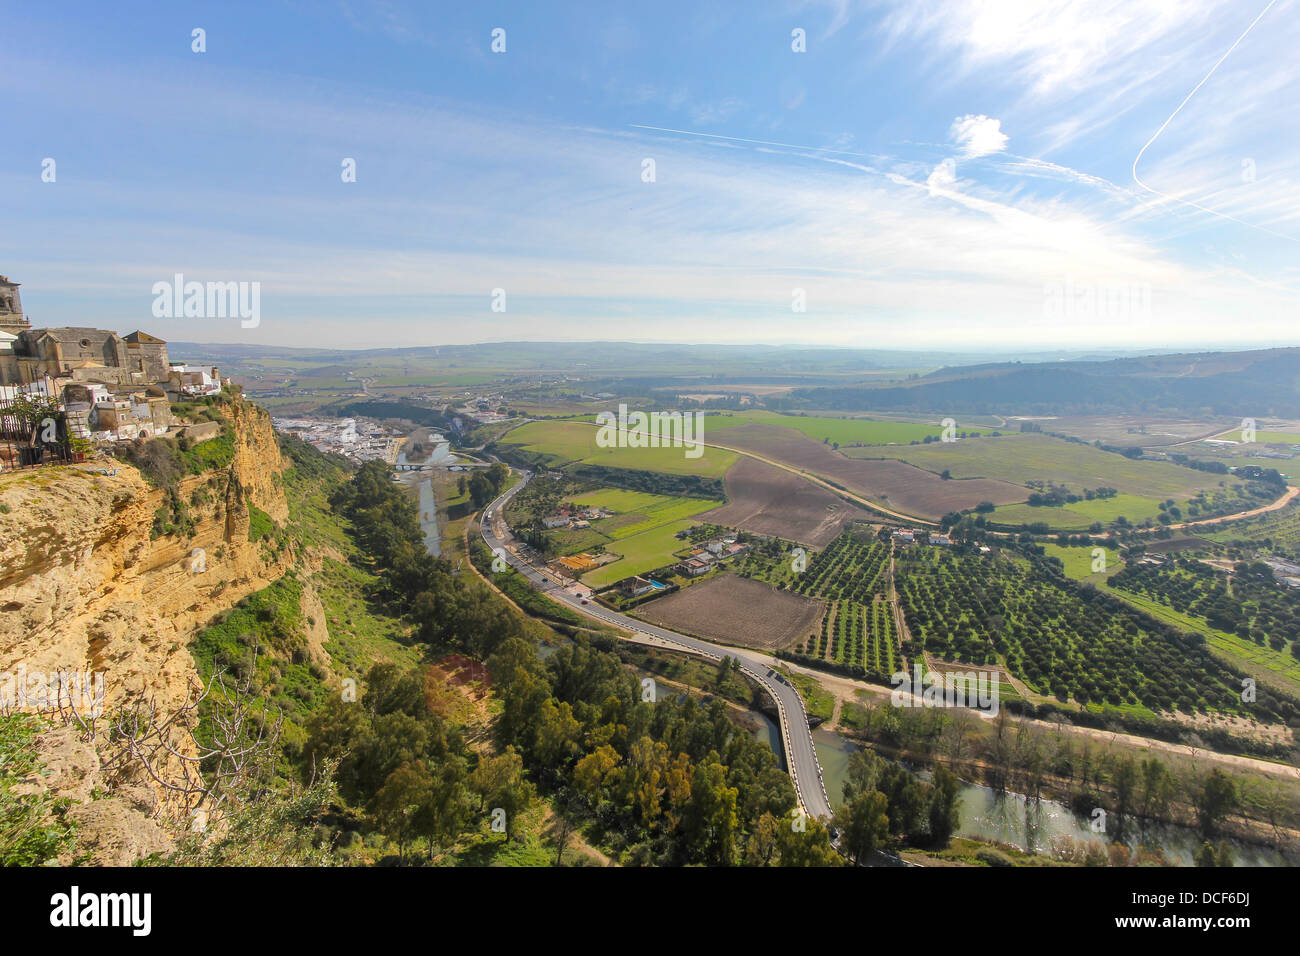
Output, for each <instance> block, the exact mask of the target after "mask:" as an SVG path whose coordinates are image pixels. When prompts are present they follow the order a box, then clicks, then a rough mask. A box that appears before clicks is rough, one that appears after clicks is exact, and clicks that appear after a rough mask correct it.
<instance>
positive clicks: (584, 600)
mask: <svg viewBox="0 0 1300 956" xmlns="http://www.w3.org/2000/svg"><path fill="white" fill-rule="evenodd" d="M582 603H583V604H590V603H591V602H590V601H588V600H587V599H586V598H583V599H582Z"/></svg>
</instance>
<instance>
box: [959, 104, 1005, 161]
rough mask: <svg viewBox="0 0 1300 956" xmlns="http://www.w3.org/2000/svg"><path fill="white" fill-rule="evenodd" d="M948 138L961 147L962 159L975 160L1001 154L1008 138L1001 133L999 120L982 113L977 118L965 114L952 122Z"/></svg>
mask: <svg viewBox="0 0 1300 956" xmlns="http://www.w3.org/2000/svg"><path fill="white" fill-rule="evenodd" d="M948 138H949V139H951V140H952V141H953V142H954V143H956V144H957V145H958V146H960V147H961V152H962V156H963V157H964V158H966V159H975V158H977V157H979V156H989V155H991V154H993V153H1000V152H1002V150H1004V149H1006V146H1007V138H1008V137H1007V134H1006V133H1004V132H1002V121H1001V120H995V119H993V118H992V117H989V116H985V115H984V114H983V113H981V114H980V115H979V116H975V115H973V114H971V113H967V114H966V115H965V116H958V117H957V118H956V119H955V120H953V121H952V126H951V127H949V129H948Z"/></svg>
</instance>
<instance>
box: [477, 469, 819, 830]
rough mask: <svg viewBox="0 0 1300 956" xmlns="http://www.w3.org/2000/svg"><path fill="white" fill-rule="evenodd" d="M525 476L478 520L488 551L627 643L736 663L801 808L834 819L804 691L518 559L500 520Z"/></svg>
mask: <svg viewBox="0 0 1300 956" xmlns="http://www.w3.org/2000/svg"><path fill="white" fill-rule="evenodd" d="M521 474H522V477H521V479H520V481H519V482H518V483H517V484H516V485H515V486H514V487H512V488H511V489H510V490H508V491H507V492H506V493H505V494H503V495H502V496H501V497H499V498H497V499H496V501H494V502H492V503H491V504H490V505H488V506H487V507H486V508H484V509H483V514H482V515H481V516H480V518H479V530H480V532H481V533H482V535H483V541H484V543H485V544H487V546H488V549H489V550H491V551H492V553H493V554H494V555H496V556H498V557H501V558H503V559H504V560H505V561H506V563H507V564H508V565H509V566H510V567H512V568H514V569H515V570H516V571H518V572H519V573H520V574H522V575H523V576H524V577H525V578H526V579H527V580H528V581H529V583H530V584H532V586H533V587H534V588H536V589H537V590H539V591H541V592H543V593H544V594H546V596H547V597H549V598H551V599H552V600H554V601H557V602H559V603H561V604H564V605H565V606H567V607H570V608H572V609H573V610H575V611H577V612H578V613H579V614H583V615H586V616H587V617H590V618H594V619H596V620H598V621H601V622H603V623H605V624H608V625H610V626H612V627H616V628H618V629H620V630H622V631H627V632H629V634H630V635H631V636H630V637H628V638H627V639H628V640H632V641H637V642H638V643H650V644H656V645H660V646H662V645H668V646H670V647H676V648H680V649H682V650H685V651H689V652H690V653H693V654H698V655H700V656H702V657H706V658H708V659H710V660H715V661H720V660H722V659H723V658H724V657H729V658H731V659H732V661H733V662H734V663H735V664H736V666H738V667H739V668H740V670H741V672H742V673H744V674H745V676H747V677H749V678H750V679H751V680H754V681H756V682H757V683H758V684H760V685H761V686H762V687H763V688H764V689H765V690H766V691H767V692H768V694H769V695H770V696H771V698H772V700H774V701H775V702H776V709H777V714H778V716H779V723H780V726H781V743H782V746H783V748H784V750H785V762H786V767H787V768H788V770H789V773H790V779H791V780H793V781H794V789H795V794H796V795H797V796H798V798H799V804H800V806H802V807H803V809H804V810H805V812H807V814H808V815H809V816H811V817H816V818H818V819H820V820H829V819H830V817H831V802H830V799H829V797H827V795H826V787H825V785H824V783H823V782H822V769H821V764H819V763H818V762H817V750H816V748H815V747H814V746H813V739H812V731H811V730H809V728H808V714H807V713H806V712H805V710H804V706H803V700H802V699H801V698H800V697H799V692H798V691H797V690H795V689H794V687H793V686H791V684H790V683H789V682H788V681H787V680H786V679H785V678H784V677H782V676H781V675H780V674H778V673H777V672H776V671H774V670H772V668H771V667H770V666H769V664H768V662H767V661H766V660H765V659H764V658H762V657H760V656H758V655H756V654H750V653H748V652H746V651H744V650H742V649H739V648H734V647H723V646H722V645H720V644H711V643H709V642H708V641H701V640H700V639H698V638H695V637H688V636H687V635H685V634H679V633H677V632H676V631H670V630H668V629H667V628H663V627H658V626H656V625H654V624H648V623H646V622H645V621H639V620H637V619H636V618H633V617H628V616H627V615H625V614H619V613H618V612H617V611H611V610H609V609H608V608H606V607H604V606H601V605H598V604H595V603H592V602H589V601H588V600H587V599H585V598H583V597H582V596H581V594H580V593H575V591H574V590H572V588H573V585H571V584H568V583H566V582H564V581H561V580H559V579H557V578H554V577H552V576H550V575H549V574H547V573H545V572H543V571H542V570H540V569H538V568H537V567H536V566H535V565H533V564H531V563H530V562H528V561H525V560H524V559H523V558H521V557H519V555H518V554H517V553H516V551H515V539H514V535H513V534H511V532H510V530H509V528H508V527H507V526H506V523H505V521H504V520H503V519H502V517H501V515H502V509H503V508H504V507H505V505H506V504H507V503H509V501H510V499H511V498H513V497H514V496H515V495H516V494H518V493H519V491H520V489H522V488H523V487H524V486H525V485H526V484H528V480H529V478H531V477H532V474H531V472H527V471H525V472H522V473H521Z"/></svg>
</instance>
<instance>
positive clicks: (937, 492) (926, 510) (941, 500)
mask: <svg viewBox="0 0 1300 956" xmlns="http://www.w3.org/2000/svg"><path fill="white" fill-rule="evenodd" d="M706 440H707V441H709V442H712V443H716V444H719V445H724V446H729V447H731V448H742V449H744V450H746V451H752V452H754V454H756V455H762V456H763V457H765V458H771V459H772V460H773V461H779V462H782V463H784V464H787V465H793V466H794V467H796V468H800V469H803V470H804V471H807V472H811V473H813V474H816V475H819V476H820V477H822V478H826V479H829V480H830V481H834V482H836V483H837V484H840V485H842V486H843V487H845V488H847V489H848V490H849V491H852V492H853V493H855V494H858V495H861V496H862V497H864V498H869V499H872V500H874V501H878V502H879V503H880V504H883V505H886V506H887V507H890V508H894V509H896V510H898V511H902V512H905V513H907V514H912V515H917V516H919V517H922V518H930V519H937V518H939V517H941V516H943V515H944V514H946V513H947V512H949V511H960V510H962V509H963V508H974V507H975V506H976V505H977V504H979V503H980V502H981V501H991V502H993V503H994V504H995V505H1001V504H1010V503H1011V502H1014V501H1024V500H1025V498H1026V496H1027V495H1028V492H1026V491H1025V489H1024V488H1021V487H1020V486H1019V485H1013V484H1011V483H1010V482H1006V481H995V480H992V479H988V478H953V479H950V480H947V481H945V480H944V479H942V478H940V477H939V476H938V475H936V474H933V473H932V472H928V471H925V470H923V469H921V468H917V467H915V466H913V465H909V464H906V463H904V462H901V461H893V460H889V459H886V460H879V461H870V460H866V461H864V460H860V459H853V458H845V457H844V456H843V455H841V454H840V453H839V452H837V451H835V450H833V449H832V448H831V447H830V446H829V445H824V444H822V443H821V442H818V441H813V440H812V439H811V438H806V437H805V436H803V435H801V434H800V433H798V432H796V431H793V430H792V429H789V428H779V427H774V426H771V425H742V426H740V427H739V428H722V429H718V430H717V431H711V432H709V434H708V436H707V438H706Z"/></svg>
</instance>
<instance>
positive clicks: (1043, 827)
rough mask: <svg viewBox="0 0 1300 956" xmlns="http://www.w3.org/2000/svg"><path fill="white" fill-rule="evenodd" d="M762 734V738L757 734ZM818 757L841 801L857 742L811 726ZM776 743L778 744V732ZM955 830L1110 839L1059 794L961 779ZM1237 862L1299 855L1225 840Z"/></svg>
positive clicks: (1184, 834)
mask: <svg viewBox="0 0 1300 956" xmlns="http://www.w3.org/2000/svg"><path fill="white" fill-rule="evenodd" d="M760 739H762V738H761V737H760ZM813 743H814V744H815V745H816V747H817V759H818V760H819V761H821V765H822V777H823V779H824V780H825V782H826V793H827V795H828V796H829V797H830V798H831V804H832V805H833V806H835V807H838V806H840V805H841V804H842V803H843V802H844V778H845V777H846V776H847V773H848V766H849V757H850V756H852V754H853V753H854V751H856V750H857V749H858V745H857V744H855V743H853V742H852V741H851V740H848V739H846V738H844V737H842V736H840V735H839V734H837V733H833V732H831V731H828V730H822V729H820V728H819V729H817V730H814V731H813ZM774 746H775V747H778V748H779V746H780V741H779V738H778V739H777V741H776V743H775V745H774ZM959 820H960V822H959V824H958V827H957V835H958V836H964V837H972V838H975V839H981V840H995V841H997V842H999V843H1007V844H1011V845H1012V846H1017V847H1020V848H1021V849H1022V850H1027V851H1030V852H1038V853H1048V854H1050V852H1051V848H1052V844H1053V842H1054V841H1057V840H1061V839H1062V838H1067V837H1068V838H1070V839H1072V840H1075V841H1078V842H1084V843H1099V844H1101V845H1103V846H1105V845H1106V844H1108V843H1110V842H1112V841H1111V840H1110V839H1108V838H1107V836H1106V835H1105V834H1103V833H1094V832H1093V831H1092V828H1091V826H1090V823H1091V821H1090V820H1089V818H1088V817H1086V816H1084V815H1082V814H1078V813H1075V812H1074V811H1073V810H1071V809H1070V807H1068V806H1067V805H1065V804H1064V803H1061V802H1060V801H1057V800H1046V799H1042V800H1030V799H1028V798H1027V797H1025V796H1024V795H1022V794H1019V793H1009V792H1008V793H998V792H997V791H994V790H991V789H990V788H988V787H984V786H980V785H978V784H971V783H965V782H963V784H962V788H961V802H960V804H959ZM1129 830H1130V831H1131V832H1130V833H1129V834H1128V835H1127V836H1126V842H1127V843H1128V845H1129V846H1130V847H1136V846H1138V845H1143V846H1153V847H1159V848H1160V849H1161V850H1163V851H1164V854H1165V856H1166V857H1167V858H1168V859H1169V861H1170V862H1171V863H1174V864H1177V865H1180V866H1191V865H1192V862H1193V856H1194V854H1195V853H1196V851H1197V850H1198V849H1199V848H1200V846H1201V842H1202V841H1201V837H1200V835H1199V834H1198V833H1197V832H1196V831H1195V830H1194V829H1192V828H1190V827H1183V826H1177V825H1175V824H1169V823H1154V822H1140V821H1133V822H1132V823H1130V825H1129ZM1226 842H1227V844H1228V846H1229V847H1230V848H1231V851H1232V859H1233V863H1234V865H1236V866H1296V865H1300V860H1297V859H1295V858H1292V857H1288V856H1287V855H1286V854H1284V853H1282V852H1281V851H1280V850H1276V849H1273V848H1271V847H1267V846H1259V845H1257V844H1254V843H1244V842H1242V841H1240V840H1227V841H1226Z"/></svg>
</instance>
